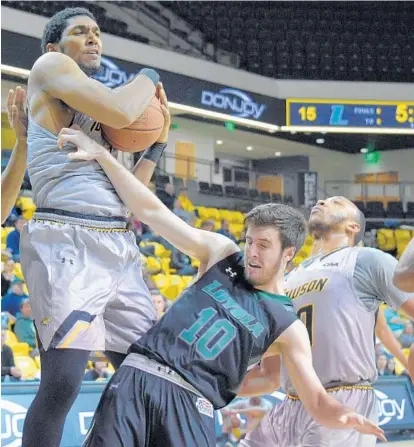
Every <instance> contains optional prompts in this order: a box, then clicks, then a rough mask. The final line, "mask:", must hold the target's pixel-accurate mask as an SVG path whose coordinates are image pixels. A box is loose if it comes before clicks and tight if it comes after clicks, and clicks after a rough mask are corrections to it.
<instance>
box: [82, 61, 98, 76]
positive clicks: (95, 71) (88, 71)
mask: <svg viewBox="0 0 414 447" xmlns="http://www.w3.org/2000/svg"><path fill="white" fill-rule="evenodd" d="M79 68H80V69H81V70H82V71H83V72H84V73H85V74H86V76H88V77H89V78H92V77H94V76H95V75H97V74H98V73H99V71H100V70H101V66H100V65H99V67H89V66H87V65H83V64H79Z"/></svg>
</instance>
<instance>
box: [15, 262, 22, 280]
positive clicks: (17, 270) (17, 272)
mask: <svg viewBox="0 0 414 447" xmlns="http://www.w3.org/2000/svg"><path fill="white" fill-rule="evenodd" d="M13 273H14V274H15V275H16V276H17V277H18V278H20V279H22V280H24V277H23V272H22V265H21V264H20V262H16V263H15V264H14V270H13Z"/></svg>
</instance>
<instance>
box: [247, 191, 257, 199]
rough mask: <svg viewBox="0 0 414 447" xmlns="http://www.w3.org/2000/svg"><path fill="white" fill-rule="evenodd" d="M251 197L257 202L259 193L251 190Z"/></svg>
mask: <svg viewBox="0 0 414 447" xmlns="http://www.w3.org/2000/svg"><path fill="white" fill-rule="evenodd" d="M249 197H250V198H251V199H253V200H257V199H258V198H259V191H258V190H257V189H249Z"/></svg>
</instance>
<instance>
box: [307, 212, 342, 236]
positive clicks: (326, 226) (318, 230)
mask: <svg viewBox="0 0 414 447" xmlns="http://www.w3.org/2000/svg"><path fill="white" fill-rule="evenodd" d="M345 220H346V216H342V215H338V216H332V217H331V218H330V221H329V222H327V221H324V220H319V219H310V220H309V222H308V230H309V234H312V235H317V236H319V237H320V236H323V235H324V234H327V233H330V232H331V231H332V230H333V229H334V228H335V227H336V226H337V225H339V224H341V223H342V222H344V221H345Z"/></svg>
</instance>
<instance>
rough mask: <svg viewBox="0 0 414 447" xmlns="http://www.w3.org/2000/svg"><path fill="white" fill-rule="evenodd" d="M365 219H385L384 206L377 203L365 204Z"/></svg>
mask: <svg viewBox="0 0 414 447" xmlns="http://www.w3.org/2000/svg"><path fill="white" fill-rule="evenodd" d="M365 217H368V218H383V217H385V210H384V204H383V203H382V202H379V201H372V202H367V205H366V209H365Z"/></svg>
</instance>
